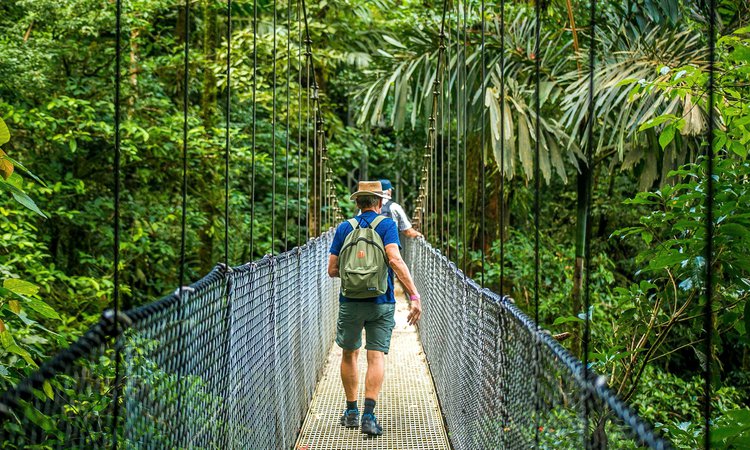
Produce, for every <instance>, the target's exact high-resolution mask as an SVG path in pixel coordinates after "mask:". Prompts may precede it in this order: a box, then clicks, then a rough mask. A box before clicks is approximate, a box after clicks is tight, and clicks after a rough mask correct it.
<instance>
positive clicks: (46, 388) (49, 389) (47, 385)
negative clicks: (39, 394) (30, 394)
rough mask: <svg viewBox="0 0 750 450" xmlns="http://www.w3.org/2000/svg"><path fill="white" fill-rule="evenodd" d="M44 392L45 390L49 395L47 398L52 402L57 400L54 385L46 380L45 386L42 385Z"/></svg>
mask: <svg viewBox="0 0 750 450" xmlns="http://www.w3.org/2000/svg"><path fill="white" fill-rule="evenodd" d="M42 390H44V393H45V394H47V397H49V399H50V400H54V399H55V393H54V392H53V391H52V385H51V384H50V382H49V380H44V384H42Z"/></svg>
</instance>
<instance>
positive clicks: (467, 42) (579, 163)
mask: <svg viewBox="0 0 750 450" xmlns="http://www.w3.org/2000/svg"><path fill="white" fill-rule="evenodd" d="M717 3H718V5H719V8H718V11H719V12H718V17H717V23H718V27H717V31H718V36H717V47H716V49H717V50H716V58H717V60H716V64H715V68H716V77H715V86H716V89H715V91H714V92H715V97H714V104H715V109H714V112H715V139H714V142H713V143H712V145H711V146H710V147H711V151H713V154H714V155H715V158H716V163H715V167H714V174H715V175H714V180H715V189H716V197H715V201H714V217H715V253H714V257H713V260H711V261H707V260H706V258H705V244H704V239H705V233H706V228H705V217H706V208H705V198H706V195H705V194H706V189H707V175H706V170H707V166H706V159H705V157H704V155H705V154H706V151H707V149H708V147H709V145H708V142H707V130H708V120H709V115H708V101H709V96H708V82H709V78H708V67H709V63H708V47H707V45H708V42H707V29H708V28H707V27H708V25H707V22H708V20H707V13H708V8H707V4H708V2H705V1H697V2H694V1H690V2H688V1H683V0H625V1H599V2H597V4H598V12H597V16H596V21H597V27H596V36H595V37H596V47H595V66H594V74H593V76H594V86H595V87H594V95H595V99H596V102H595V105H594V115H593V117H591V116H590V114H589V110H588V93H589V90H588V79H589V64H588V55H589V52H590V50H591V37H592V36H591V26H590V22H591V19H590V17H589V4H588V2H586V1H579V0H570V1H568V0H551V1H546V2H544V3H543V5H542V6H543V11H542V24H541V29H540V35H541V41H540V48H539V50H540V51H539V54H537V52H536V49H535V32H536V22H535V16H534V8H533V3H527V2H525V1H520V0H518V1H511V2H502V4H503V5H504V9H503V10H501V9H500V6H498V5H497V4H492V5H488V6H487V11H486V14H485V16H484V22H485V30H486V32H485V35H484V39H485V41H486V43H485V53H484V56H483V54H482V52H481V48H482V47H481V42H482V37H483V36H482V16H481V15H480V3H479V2H478V1H474V0H471V1H469V2H449V3H448V4H447V5H448V10H447V11H446V41H445V43H446V49H445V59H444V61H443V62H442V63H441V67H442V71H441V72H440V73H436V67H437V62H438V52H437V43H438V39H439V34H440V22H441V15H442V3H439V2H417V1H412V0H401V1H398V2H389V1H386V0H371V1H361V0H345V1H337V2H328V1H326V0H323V1H314V2H311V3H307V4H306V7H307V19H308V23H309V32H310V39H311V42H312V44H311V48H312V53H313V55H312V60H313V61H314V65H313V67H309V66H308V65H307V64H306V62H305V61H306V55H305V52H306V49H305V46H304V38H305V27H304V26H303V25H302V22H301V19H302V13H301V11H300V4H299V3H297V2H289V3H287V2H282V1H280V2H277V3H273V2H270V1H268V0H258V1H257V2H256V3H255V4H254V3H253V1H251V0H233V2H232V4H233V7H232V11H231V14H232V27H231V49H232V53H231V59H230V66H231V73H232V75H231V84H229V86H231V90H230V96H229V97H230V111H231V113H230V120H229V123H230V126H229V131H230V140H231V144H232V145H231V164H230V183H229V184H230V189H229V214H228V217H229V223H230V230H231V231H230V239H229V249H228V259H229V261H230V262H231V263H233V264H239V263H242V262H246V261H250V260H253V259H255V258H258V257H260V256H262V255H264V254H266V253H268V252H271V251H275V252H279V251H283V250H284V249H287V248H292V247H293V246H295V245H297V244H299V243H304V241H305V239H307V237H308V236H309V235H311V234H314V233H315V232H316V231H317V230H318V229H320V228H326V227H327V226H329V225H331V224H330V220H329V221H328V223H322V224H321V223H318V222H317V221H316V220H314V219H315V218H316V217H318V215H317V214H315V213H314V211H310V210H312V205H313V204H315V205H318V204H319V203H320V201H321V195H320V190H316V189H311V187H313V188H314V187H315V185H314V183H311V182H310V181H309V180H312V179H314V177H315V176H317V175H318V172H319V170H320V166H319V165H318V164H317V163H316V161H317V160H316V158H315V155H314V154H312V151H311V148H312V145H311V139H314V138H315V129H314V127H313V126H314V124H313V123H311V121H314V116H313V113H312V112H311V109H310V108H311V107H310V97H311V96H314V95H319V96H320V98H321V104H322V106H323V110H322V118H323V119H324V127H323V130H324V132H325V136H326V141H327V147H328V155H327V156H328V158H329V159H328V162H327V166H328V167H330V168H331V169H332V170H333V175H332V180H333V182H334V184H335V185H336V194H337V197H338V198H339V200H340V203H341V204H342V205H343V206H344V210H345V213H346V214H352V213H353V212H354V209H353V207H352V205H351V202H349V201H348V195H346V194H347V192H350V190H351V188H352V187H353V186H354V184H355V182H356V180H358V179H373V178H381V177H383V178H390V179H391V180H392V181H393V182H394V185H395V187H396V191H395V193H396V197H397V199H398V200H400V201H401V202H402V203H403V204H404V205H405V207H406V209H407V210H409V211H412V210H413V208H414V205H415V202H416V200H417V197H418V195H419V186H418V185H419V180H420V177H421V176H422V172H421V170H422V163H423V154H424V146H425V143H426V135H427V128H428V126H429V122H428V120H427V118H428V116H429V115H430V114H432V113H434V112H433V111H431V109H432V95H433V86H434V83H433V82H434V81H435V79H438V80H439V81H440V86H441V88H440V94H439V95H440V102H439V103H438V104H439V105H440V108H441V109H440V111H439V112H440V120H439V121H438V123H437V128H438V130H437V136H438V142H439V145H437V146H436V149H435V150H434V155H433V158H432V164H433V169H432V171H431V174H432V178H431V182H432V186H431V188H430V190H429V192H430V196H431V197H430V201H432V203H431V204H430V207H429V208H428V210H427V213H428V214H427V216H425V217H424V218H423V220H422V223H421V226H422V228H423V231H424V232H425V234H426V236H427V238H428V239H429V240H430V242H432V243H433V245H435V246H436V247H439V248H441V249H442V250H443V251H444V252H446V253H447V254H448V255H449V256H451V258H452V259H453V260H454V261H457V262H458V264H459V267H462V268H463V269H464V270H465V271H467V272H468V273H470V274H471V275H473V276H475V277H477V278H478V277H479V276H480V274H481V271H482V269H483V268H482V265H481V261H482V260H484V261H485V263H484V279H485V283H486V284H487V285H488V286H489V287H491V288H493V289H494V290H496V291H501V292H502V293H505V294H509V295H511V296H513V298H515V299H516V302H517V304H518V305H519V306H520V307H522V308H523V309H525V310H527V311H531V310H532V309H533V298H534V292H533V286H534V267H533V260H534V240H533V237H534V209H533V205H534V201H533V199H534V183H535V181H536V180H534V179H533V177H534V174H535V171H536V169H537V168H536V167H535V158H534V150H535V148H536V146H537V144H538V146H539V149H540V157H539V167H538V169H539V173H540V176H541V179H540V180H539V181H540V182H541V192H540V195H541V214H540V219H541V220H540V227H541V229H540V235H541V241H540V259H541V266H540V270H541V272H540V273H541V286H540V292H539V299H540V305H539V306H540V317H541V321H542V322H543V326H544V327H545V328H548V329H550V330H551V331H552V332H553V333H554V334H559V335H561V336H569V338H568V339H567V340H565V341H564V342H563V345H566V346H568V347H569V348H570V349H571V350H572V351H574V352H580V351H581V345H580V342H581V339H582V322H583V318H585V317H586V315H588V317H590V319H591V324H592V337H591V345H590V351H591V355H590V361H591V364H592V366H593V367H594V368H596V370H598V371H600V372H601V373H604V374H606V375H607V376H608V377H609V382H610V385H611V386H613V388H614V389H615V390H616V391H617V392H618V393H619V394H620V395H621V396H622V397H623V398H625V399H626V400H628V401H629V402H631V403H632V404H633V405H634V406H635V407H636V409H637V410H638V411H639V412H640V413H641V414H642V415H643V416H644V417H645V418H647V419H649V420H651V421H653V422H655V423H657V426H658V427H659V428H661V429H662V431H663V432H664V433H665V434H666V435H667V436H669V437H670V438H671V439H673V440H674V441H675V443H676V444H677V445H679V446H684V447H687V448H696V447H697V446H699V445H700V444H699V442H701V441H700V432H701V429H700V426H701V419H700V411H701V403H700V398H701V395H702V384H701V381H700V380H701V379H700V376H701V373H702V367H705V365H706V364H711V365H712V366H713V368H714V370H713V374H714V376H715V379H714V383H713V387H714V398H713V399H712V403H713V406H714V413H715V419H714V420H715V427H716V429H717V432H716V433H715V434H716V436H715V440H716V445H717V447H719V448H743V447H745V446H747V445H750V431H749V430H750V412H749V410H748V408H749V407H750V375H749V374H750V337H749V336H748V332H750V304H749V303H748V302H747V297H748V293H749V292H750V262H749V261H750V260H748V258H747V255H748V254H750V231H749V230H750V206H748V205H750V181H749V180H750V178H749V177H750V162H749V161H748V148H749V147H750V105H749V104H748V99H749V98H750V11H748V7H747V5H745V4H743V2H737V1H734V0H717ZM190 4H191V12H190V15H189V19H190V20H187V18H188V14H186V9H185V3H184V2H178V1H175V0H126V1H124V2H123V5H124V11H123V12H124V17H123V24H122V25H123V45H122V72H121V73H122V114H121V118H122V151H123V174H122V178H121V182H122V192H123V197H122V199H123V201H122V224H123V225H122V227H123V228H122V233H123V235H122V236H123V237H122V242H121V247H120V252H121V267H120V269H121V273H122V277H121V286H120V287H121V290H122V295H123V302H124V303H125V304H126V305H129V306H138V305H141V304H144V303H146V302H149V301H152V300H154V299H156V298H158V297H160V296H162V295H165V294H167V293H169V292H170V291H172V290H174V288H175V286H176V285H177V284H178V275H179V270H178V266H179V256H180V255H179V249H180V223H181V206H182V203H181V195H180V190H181V182H182V160H181V157H182V148H183V142H182V132H183V96H184V95H185V94H186V95H187V98H188V103H189V107H188V109H187V117H188V140H187V141H188V142H187V147H188V154H189V156H188V202H187V239H186V248H187V266H186V270H187V277H188V278H189V280H191V281H194V280H196V279H198V278H199V277H200V276H201V275H203V274H205V273H206V272H207V271H208V270H210V268H211V267H212V266H213V265H214V264H215V263H216V262H218V261H222V260H223V259H224V253H225V250H224V231H223V230H224V214H225V208H224V197H225V193H226V192H225V189H224V145H225V130H226V124H227V120H226V113H227V109H226V104H225V98H226V95H227V88H228V83H227V81H228V80H227V77H226V65H227V59H226V58H227V56H226V55H227V53H226V50H227V39H226V32H227V21H226V2H225V1H222V0H194V1H192V2H191V3H190ZM466 6H468V8H466ZM254 8H257V15H255V14H254ZM274 31H275V32H274ZM186 39H188V40H189V45H190V54H189V66H188V83H187V84H185V82H184V78H183V77H184V72H183V70H184V59H183V58H184V54H183V51H184V44H185V41H186ZM255 60H257V67H254V61H255ZM114 61H115V8H114V2H113V1H111V0H62V1H61V0H55V1H52V0H33V1H32V0H11V1H4V2H2V3H0V119H2V120H0V175H2V176H1V177H0V191H1V192H2V193H3V194H4V195H3V196H2V200H0V236H2V240H0V278H2V279H1V280H0V282H1V283H2V287H0V338H1V339H0V344H1V345H0V389H6V388H7V387H9V386H11V385H13V384H14V383H16V382H17V381H18V380H19V379H20V378H21V377H23V376H24V375H26V374H28V373H29V372H30V371H31V370H32V369H33V368H35V367H36V366H37V365H38V364H39V363H40V362H42V361H44V360H45V359H46V358H47V357H49V356H50V355H51V354H52V353H53V352H54V351H56V350H57V349H59V348H61V347H64V346H66V345H68V344H69V343H70V342H71V341H72V340H74V339H75V338H76V337H77V336H79V335H80V334H81V333H82V332H83V330H85V329H86V328H87V327H88V326H89V325H91V324H92V323H93V322H94V321H95V320H97V318H98V316H99V315H100V314H101V312H102V311H103V310H104V309H106V308H109V307H111V306H112V292H113V281H112V273H113V267H112V264H113V262H112V261H113V239H114V236H113V226H112V223H113V217H114V201H113V187H114V177H113V171H112V167H113V155H114V151H113V149H114V113H115V108H114V103H113V92H114ZM483 61H484V66H483V65H482V64H483ZM537 61H538V63H539V65H540V79H539V83H540V90H539V101H540V107H541V114H540V116H539V118H538V120H539V131H538V132H537V131H536V121H537V117H536V113H535V110H534V104H535V101H536V93H537V91H536V89H535V85H536V84H535V83H536V77H535V64H536V63H537ZM313 77H314V78H315V80H316V81H317V84H318V85H319V91H318V92H317V93H316V92H313V90H312V86H313V82H312V80H313ZM436 77H437V78H436ZM253 117H255V118H256V120H255V121H253ZM591 126H593V140H592V142H593V146H592V147H591V148H589V144H588V142H589V140H588V138H587V136H588V134H587V133H588V130H589V127H591ZM482 132H484V136H482ZM300 142H301V145H300ZM482 143H484V147H482ZM274 146H275V147H274ZM587 155H588V156H587ZM253 168H254V170H253ZM274 169H275V170H274ZM287 174H288V175H287ZM588 181H591V183H592V185H593V189H592V196H591V199H590V200H591V201H590V204H591V207H590V210H589V207H588V202H587V197H586V190H585V189H584V187H585V186H586V183H587V182H588ZM482 183H484V184H482ZM482 193H484V195H482ZM483 199H484V200H483ZM587 215H588V216H589V217H590V219H589V221H588V226H589V231H588V232H587V231H586V225H587V224H586V217H587ZM324 217H325V215H324ZM482 217H484V219H482ZM272 231H273V233H272ZM587 240H588V242H587ZM586 245H590V248H591V255H592V256H591V261H589V266H590V268H591V270H590V289H591V308H590V309H589V310H588V311H584V310H583V307H582V305H583V302H582V286H583V285H582V284H581V281H580V280H582V279H583V276H582V274H583V269H584V267H585V266H586V262H585V261H584V259H583V257H584V252H583V249H584V248H585V247H586ZM501 249H502V254H503V255H504V261H502V260H501V259H500V254H501ZM482 254H484V258H482ZM706 264H713V266H714V268H715V271H714V272H715V277H716V279H715V285H716V290H715V295H714V299H713V305H714V315H713V317H712V320H711V323H712V326H713V328H714V341H713V350H712V357H709V355H708V354H707V352H706V347H705V343H704V341H703V336H704V326H703V325H704V320H703V315H702V311H703V305H704V304H705V301H706V300H705V298H704V297H703V296H702V293H703V290H704V287H705V276H704V273H705V266H706ZM446 301H451V299H446Z"/></svg>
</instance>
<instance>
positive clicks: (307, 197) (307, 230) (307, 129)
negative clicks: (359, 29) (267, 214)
mask: <svg viewBox="0 0 750 450" xmlns="http://www.w3.org/2000/svg"><path fill="white" fill-rule="evenodd" d="M301 3H302V5H303V16H304V0H302V1H301ZM305 20H307V19H306V18H305ZM311 44H312V41H310V38H309V37H305V70H306V72H307V79H306V80H305V85H306V89H307V92H306V94H307V95H306V102H307V106H306V107H305V109H306V113H305V120H306V121H307V125H306V126H305V215H306V219H305V220H306V222H305V234H306V239H310V206H311V205H310V203H311V202H310V200H311V198H310V196H311V194H312V191H311V190H310V96H311V91H310V58H311V57H312V52H311V51H310V45H311ZM313 136H314V135H313ZM312 206H313V208H314V207H315V204H314V202H313V204H312Z"/></svg>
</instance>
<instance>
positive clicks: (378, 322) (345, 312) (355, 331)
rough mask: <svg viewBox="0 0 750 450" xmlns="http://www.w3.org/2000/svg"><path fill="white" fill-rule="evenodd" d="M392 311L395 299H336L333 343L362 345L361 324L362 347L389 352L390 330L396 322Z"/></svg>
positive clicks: (354, 347)
mask: <svg viewBox="0 0 750 450" xmlns="http://www.w3.org/2000/svg"><path fill="white" fill-rule="evenodd" d="M395 311H396V304H395V303H380V304H377V303H370V302H341V303H339V320H338V324H337V327H336V344H337V345H338V346H339V347H341V348H343V349H344V350H357V349H358V348H360V347H361V346H362V328H364V329H365V336H366V338H365V340H366V341H367V344H366V345H365V348H366V349H367V350H376V351H379V352H383V353H385V354H388V349H389V348H390V346H391V333H392V332H393V327H394V326H395V325H396V320H395V319H394V318H393V315H394V313H395Z"/></svg>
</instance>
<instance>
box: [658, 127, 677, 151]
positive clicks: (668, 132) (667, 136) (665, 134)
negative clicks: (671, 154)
mask: <svg viewBox="0 0 750 450" xmlns="http://www.w3.org/2000/svg"><path fill="white" fill-rule="evenodd" d="M674 131H675V130H674V126H673V125H669V126H667V127H665V128H664V130H662V132H661V134H659V145H660V146H661V148H662V150H664V149H665V148H666V147H667V145H669V143H670V142H672V140H674Z"/></svg>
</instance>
